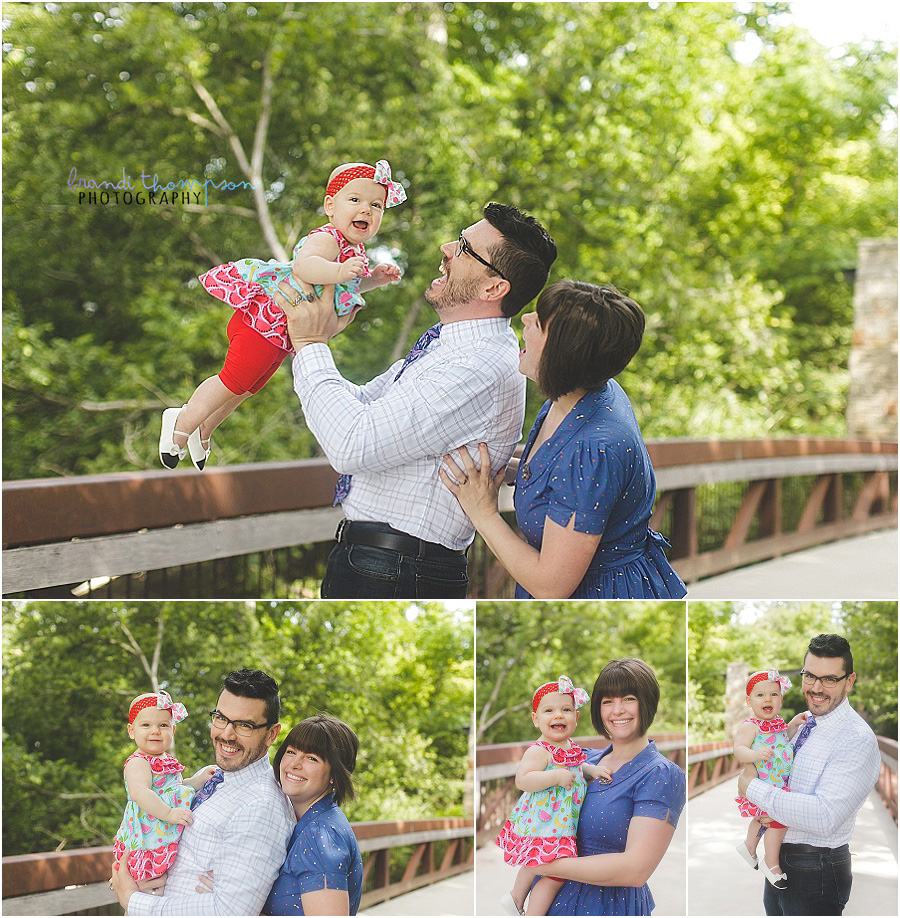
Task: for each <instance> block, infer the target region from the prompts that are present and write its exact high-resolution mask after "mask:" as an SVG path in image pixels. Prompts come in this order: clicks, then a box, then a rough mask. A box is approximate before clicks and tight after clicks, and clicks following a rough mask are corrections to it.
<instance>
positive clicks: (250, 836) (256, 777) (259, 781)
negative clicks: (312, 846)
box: [128, 756, 296, 915]
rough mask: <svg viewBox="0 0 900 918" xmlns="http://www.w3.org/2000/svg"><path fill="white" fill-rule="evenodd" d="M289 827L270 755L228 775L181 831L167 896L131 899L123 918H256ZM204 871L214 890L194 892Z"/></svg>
mask: <svg viewBox="0 0 900 918" xmlns="http://www.w3.org/2000/svg"><path fill="white" fill-rule="evenodd" d="M295 824H296V818H295V816H294V811H293V809H292V808H291V806H290V804H289V803H288V800H287V797H285V796H284V791H283V790H282V789H281V788H280V787H279V786H278V784H277V783H276V781H275V775H274V774H273V772H272V766H271V765H270V764H269V759H268V756H263V757H262V758H261V759H259V760H258V761H256V762H254V763H253V764H252V765H248V766H247V767H246V768H242V769H240V770H239V771H226V772H225V780H224V781H223V782H222V783H221V784H220V785H219V786H218V787H217V788H216V790H215V792H214V793H213V795H212V796H211V797H210V798H209V799H208V800H206V801H204V802H203V803H201V804H200V806H198V807H197V809H196V810H194V822H193V824H192V825H189V826H186V827H185V830H184V832H182V833H181V841H180V842H179V843H178V853H177V855H176V856H175V863H174V865H173V866H172V868H171V869H170V870H169V874H168V878H167V880H166V888H165V894H164V895H162V896H153V895H150V894H149V893H141V892H137V893H134V894H133V895H132V896H131V898H130V899H129V900H128V914H129V915H258V914H259V913H260V911H261V909H262V907H263V905H265V902H266V898H267V897H268V895H269V890H271V888H272V884H273V883H274V882H275V877H277V876H278V868H279V867H281V865H282V864H283V863H284V858H285V855H286V853H287V846H288V842H289V841H290V838H291V833H292V832H293V830H294V825H295ZM207 870H211V871H212V872H213V891H212V893H198V892H196V891H195V889H194V887H195V886H196V885H197V878H198V876H199V875H200V874H201V873H204V872H205V871H207Z"/></svg>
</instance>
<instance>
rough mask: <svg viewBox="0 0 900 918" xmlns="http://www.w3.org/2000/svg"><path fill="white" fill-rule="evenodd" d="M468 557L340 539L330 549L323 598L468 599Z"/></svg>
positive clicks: (323, 581)
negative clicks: (417, 553)
mask: <svg viewBox="0 0 900 918" xmlns="http://www.w3.org/2000/svg"><path fill="white" fill-rule="evenodd" d="M466 565H467V562H466V556H465V555H454V556H452V557H448V558H446V559H441V560H431V559H429V560H422V559H419V558H414V557H412V556H410V555H404V554H401V553H400V552H397V551H391V550H390V549H387V548H375V547H373V546H371V545H359V544H356V543H353V542H338V543H336V544H335V546H334V548H332V549H331V554H330V555H329V556H328V564H327V566H326V568H325V578H324V579H323V580H322V599H465V598H466V591H467V590H468V588H469V577H468V574H467V573H466Z"/></svg>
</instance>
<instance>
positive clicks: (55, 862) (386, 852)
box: [2, 818, 474, 915]
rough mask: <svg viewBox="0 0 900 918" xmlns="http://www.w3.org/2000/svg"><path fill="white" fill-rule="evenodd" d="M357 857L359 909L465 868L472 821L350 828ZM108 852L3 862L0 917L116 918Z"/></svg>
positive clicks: (32, 856)
mask: <svg viewBox="0 0 900 918" xmlns="http://www.w3.org/2000/svg"><path fill="white" fill-rule="evenodd" d="M352 826H353V832H354V834H355V835H356V838H357V841H358V842H359V848H360V851H361V852H362V855H363V896H362V902H361V904H360V908H369V907H370V906H372V905H375V904H377V903H378V902H384V901H385V900H387V899H393V898H395V897H397V896H400V895H403V894H404V893H408V892H411V891H412V890H414V889H418V888H419V887H421V886H426V885H428V884H431V883H437V882H438V881H439V880H444V879H446V878H447V877H452V876H454V875H455V874H457V873H462V872H463V871H466V870H471V869H472V863H473V857H474V846H473V832H474V823H473V822H472V820H470V819H456V818H439V819H414V820H407V821H402V820H398V821H389V822H356V823H353V824H352ZM112 860H113V849H112V847H111V846H110V847H108V848H80V849H77V850H72V851H59V852H47V853H42V854H23V855H18V856H14V857H4V858H3V863H2V865H3V908H2V913H3V914H4V915H75V914H81V915H87V914H91V915H121V914H122V910H121V908H120V907H119V905H118V903H117V902H116V899H115V896H114V895H113V894H112V891H111V890H110V888H109V885H108V880H109V876H110V873H111V866H112Z"/></svg>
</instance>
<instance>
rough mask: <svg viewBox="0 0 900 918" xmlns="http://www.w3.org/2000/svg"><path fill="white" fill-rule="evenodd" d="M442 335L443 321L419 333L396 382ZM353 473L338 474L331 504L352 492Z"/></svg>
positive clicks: (338, 501)
mask: <svg viewBox="0 0 900 918" xmlns="http://www.w3.org/2000/svg"><path fill="white" fill-rule="evenodd" d="M440 336H441V323H440V322H438V323H437V325H432V326H431V328H429V329H426V330H425V331H424V332H422V334H421V335H419V339H418V340H417V341H416V343H415V344H414V345H413V346H412V347H411V348H410V349H409V353H408V354H407V355H406V357H405V358H404V360H403V366H402V367H400V369H399V370H398V371H397V375H396V376H395V377H394V382H397V380H398V379H399V378H400V377H401V376H402V375H403V371H404V370H405V369H406V368H407V367H408V366H409V365H410V364H411V363H412V362H413V361H415V360H418V359H419V358H420V357H421V356H422V354H424V353H425V351H426V349H427V348H428V345H429V344H431V342H432V341H434V339H435V338H440ZM352 478H353V476H352V475H338V480H337V484H336V485H335V486H334V499H333V500H332V501H331V506H332V507H336V506H337V505H338V504H342V503H343V502H344V501H345V500H346V498H347V495H348V494H349V493H350V482H351V480H352Z"/></svg>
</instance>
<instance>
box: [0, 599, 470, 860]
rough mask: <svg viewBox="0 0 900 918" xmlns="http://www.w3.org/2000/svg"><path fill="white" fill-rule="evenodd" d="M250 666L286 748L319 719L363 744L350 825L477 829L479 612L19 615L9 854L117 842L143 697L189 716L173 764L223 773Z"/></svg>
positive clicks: (387, 607) (301, 606) (7, 617)
mask: <svg viewBox="0 0 900 918" xmlns="http://www.w3.org/2000/svg"><path fill="white" fill-rule="evenodd" d="M244 666H246V667H249V668H256V669H262V670H264V671H266V672H268V673H269V674H270V675H271V676H273V677H274V678H275V680H276V681H277V682H278V683H279V687H280V693H281V700H282V713H281V723H282V725H283V730H282V734H281V739H283V738H284V736H285V735H286V734H287V730H288V729H289V728H290V727H291V726H293V725H294V724H296V723H297V722H298V721H300V720H302V719H303V718H305V717H309V716H310V715H311V714H315V713H317V712H320V711H324V712H327V713H329V714H333V715H335V716H337V717H340V718H341V719H342V720H345V721H346V722H347V723H348V724H349V725H350V726H351V727H352V728H353V729H354V731H355V732H356V734H357V735H358V736H359V740H360V751H359V759H358V762H357V769H356V775H355V778H354V780H355V783H356V788H357V797H356V799H355V800H353V801H350V802H348V803H346V804H345V805H344V807H343V809H344V810H345V812H346V813H347V816H348V818H349V819H351V820H370V819H417V818H427V817H432V816H462V815H465V814H464V812H463V789H464V785H465V780H466V768H467V761H468V751H469V738H470V728H471V719H472V611H471V607H470V606H464V605H460V604H457V605H456V606H448V605H444V604H441V603H426V604H421V605H411V604H408V603H399V602H398V603H391V602H380V603H367V602H356V603H341V604H338V603H328V602H312V603H288V602H190V601H179V602H131V603H126V602H84V603H81V602H73V601H66V602H27V603H26V602H7V603H4V604H3V854H4V855H11V854H25V853H29V852H32V851H50V850H54V849H59V850H62V849H64V848H78V847H82V846H91V845H107V844H111V843H112V837H113V836H114V835H115V832H116V830H117V829H118V827H119V822H120V820H121V818H122V810H123V808H124V806H125V800H126V796H125V787H124V783H123V779H122V764H123V762H124V761H125V759H126V757H127V756H128V755H130V754H131V752H133V751H134V744H133V743H132V742H131V741H130V740H129V739H128V736H127V734H126V730H125V725H126V722H127V711H128V705H129V703H130V701H131V699H132V698H133V697H134V696H135V695H138V694H140V693H142V692H148V691H153V690H154V689H160V688H161V689H165V690H166V691H168V692H169V693H170V694H171V695H172V697H173V698H174V699H175V700H176V701H181V702H183V703H184V704H185V706H186V707H187V709H188V717H187V719H186V720H185V721H184V723H182V724H180V725H179V727H178V730H177V733H176V741H175V745H174V747H173V749H172V752H173V753H174V754H175V755H176V756H177V758H178V759H179V761H180V762H181V763H182V764H183V765H184V766H185V769H186V773H187V774H193V772H194V771H195V770H196V769H197V768H199V767H200V766H202V765H206V764H209V763H210V762H211V761H212V750H211V747H210V742H209V723H208V717H207V712H208V711H210V710H212V708H213V707H214V706H215V701H216V698H218V695H219V692H220V691H221V687H222V680H223V678H224V677H225V676H226V675H227V674H228V673H229V672H231V671H232V670H234V669H240V668H241V667H244ZM274 748H277V745H276V746H274V747H273V749H274Z"/></svg>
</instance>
